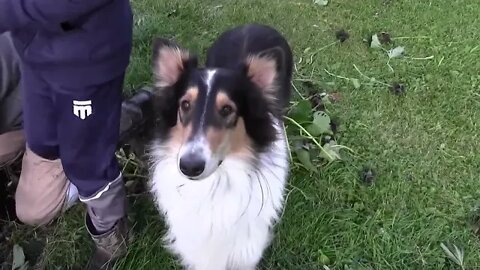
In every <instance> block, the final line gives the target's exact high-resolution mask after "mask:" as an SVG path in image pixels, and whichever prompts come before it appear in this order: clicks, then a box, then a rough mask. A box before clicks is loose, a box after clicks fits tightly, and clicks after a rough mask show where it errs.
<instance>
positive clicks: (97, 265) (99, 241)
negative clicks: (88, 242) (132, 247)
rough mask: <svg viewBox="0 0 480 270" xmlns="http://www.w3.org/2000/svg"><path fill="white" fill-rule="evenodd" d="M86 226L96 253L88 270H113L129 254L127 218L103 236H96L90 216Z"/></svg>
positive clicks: (88, 265) (90, 261) (89, 263)
mask: <svg viewBox="0 0 480 270" xmlns="http://www.w3.org/2000/svg"><path fill="white" fill-rule="evenodd" d="M85 225H86V227H87V230H88V233H89V234H90V236H91V237H92V239H93V242H94V243H95V252H94V253H93V255H92V257H91V258H90V260H89V262H88V264H87V267H86V269H87V270H107V269H113V266H114V264H115V262H116V261H117V260H118V259H119V258H120V257H123V256H125V255H126V254H127V243H128V238H129V236H128V224H127V218H126V217H125V218H122V219H120V220H119V221H118V222H117V223H116V224H115V226H113V228H112V229H111V230H109V231H107V232H105V233H102V234H95V233H94V232H95V228H94V226H93V224H92V221H91V220H90V218H89V216H88V214H87V215H86V219H85Z"/></svg>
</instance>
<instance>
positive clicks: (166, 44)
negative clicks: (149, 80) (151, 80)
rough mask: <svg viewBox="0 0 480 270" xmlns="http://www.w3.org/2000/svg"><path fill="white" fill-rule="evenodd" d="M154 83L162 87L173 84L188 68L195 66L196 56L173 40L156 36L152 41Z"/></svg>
mask: <svg viewBox="0 0 480 270" xmlns="http://www.w3.org/2000/svg"><path fill="white" fill-rule="evenodd" d="M152 61H153V63H152V64H153V72H154V75H155V85H156V86H157V87H158V88H160V89H162V88H166V87H171V86H173V85H175V84H176V83H177V82H178V80H179V79H180V77H181V75H182V74H183V73H184V72H185V71H187V70H188V69H191V68H195V67H197V58H196V57H195V56H193V55H191V54H190V53H189V52H188V51H187V50H185V49H183V48H181V47H180V46H178V45H177V44H175V43H174V42H172V41H170V40H167V39H164V38H156V39H155V40H154V42H153V59H152Z"/></svg>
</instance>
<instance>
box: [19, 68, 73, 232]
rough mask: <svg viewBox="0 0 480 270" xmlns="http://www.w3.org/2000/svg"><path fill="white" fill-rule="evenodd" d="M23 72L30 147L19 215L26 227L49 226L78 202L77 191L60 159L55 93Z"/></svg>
mask: <svg viewBox="0 0 480 270" xmlns="http://www.w3.org/2000/svg"><path fill="white" fill-rule="evenodd" d="M21 71H22V80H21V89H22V94H23V100H22V101H23V126H24V131H25V137H26V141H27V147H26V151H25V154H24V156H23V160H22V172H21V174H20V179H19V182H18V186H17V189H16V192H15V201H16V212H17V217H18V219H19V220H20V221H22V222H24V223H26V224H30V225H45V224H47V223H49V222H50V221H51V220H53V219H54V218H55V217H57V216H58V214H59V213H61V211H62V210H63V209H65V208H66V207H67V206H70V205H71V204H69V203H71V202H72V201H75V198H76V190H75V187H74V186H72V185H70V183H69V181H68V180H67V178H66V176H65V174H64V172H63V168H62V164H61V163H60V160H59V159H58V157H59V153H58V141H57V124H56V123H57V122H56V121H57V115H56V114H55V112H54V109H53V104H54V103H53V96H52V94H51V93H52V91H51V90H50V89H49V88H48V86H47V85H46V84H45V83H44V82H43V81H42V80H41V79H40V78H39V77H38V76H37V75H36V74H35V73H34V72H33V71H31V70H30V69H28V68H26V67H25V66H23V68H22V70H21ZM68 197H70V198H71V200H69V199H66V198H68Z"/></svg>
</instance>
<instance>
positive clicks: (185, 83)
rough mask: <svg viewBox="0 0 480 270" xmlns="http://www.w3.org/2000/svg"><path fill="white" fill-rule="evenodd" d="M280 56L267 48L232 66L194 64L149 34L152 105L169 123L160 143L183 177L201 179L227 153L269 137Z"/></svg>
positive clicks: (251, 150)
mask: <svg viewBox="0 0 480 270" xmlns="http://www.w3.org/2000/svg"><path fill="white" fill-rule="evenodd" d="M281 57H282V53H281V51H279V50H278V49H271V50H268V51H264V52H262V53H261V54H258V55H252V56H250V57H248V58H247V59H245V61H244V62H243V63H241V64H239V66H238V68H236V69H220V68H213V69H209V68H200V67H198V66H197V62H198V61H197V58H196V56H194V55H192V54H191V53H189V52H188V51H187V50H185V49H183V48H181V47H179V46H178V45H177V44H175V43H173V42H171V41H168V40H165V39H156V40H155V42H154V53H153V69H154V75H155V84H156V90H155V93H156V95H157V99H159V100H161V101H162V102H161V103H160V104H161V105H160V106H161V107H162V108H156V109H158V110H161V111H162V118H164V119H162V121H166V123H167V125H168V126H169V128H168V131H167V133H168V134H167V139H166V142H165V143H166V144H167V145H168V146H169V149H170V151H173V153H172V155H173V154H174V155H176V159H177V165H178V168H179V170H180V172H181V173H182V174H183V175H184V176H185V177H187V178H189V179H192V180H199V179H204V178H206V177H208V176H210V175H211V174H212V173H214V172H215V171H216V169H217V168H218V167H219V166H220V165H221V164H222V162H223V161H224V160H225V159H226V158H227V157H229V156H232V155H235V156H237V157H241V158H251V157H253V156H254V155H255V153H259V152H261V151H262V150H264V149H265V148H266V147H268V146H269V145H270V144H271V143H272V142H273V141H275V139H276V136H277V130H276V129H275V126H274V123H273V121H274V119H275V118H276V117H279V115H280V111H281V110H282V108H279V106H278V104H279V102H278V97H277V90H278V85H279V82H280V76H279V70H280V63H281V60H280V59H281ZM160 106H159V107H160Z"/></svg>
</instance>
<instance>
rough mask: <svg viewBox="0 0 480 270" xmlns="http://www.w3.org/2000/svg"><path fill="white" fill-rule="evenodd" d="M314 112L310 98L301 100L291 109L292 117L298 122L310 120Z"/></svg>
mask: <svg viewBox="0 0 480 270" xmlns="http://www.w3.org/2000/svg"><path fill="white" fill-rule="evenodd" d="M311 114H312V104H311V103H310V101H308V100H301V101H299V102H298V104H297V105H296V106H293V108H292V110H291V111H290V117H291V118H292V119H293V120H295V121H297V122H298V123H304V122H309V121H310V119H311Z"/></svg>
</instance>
